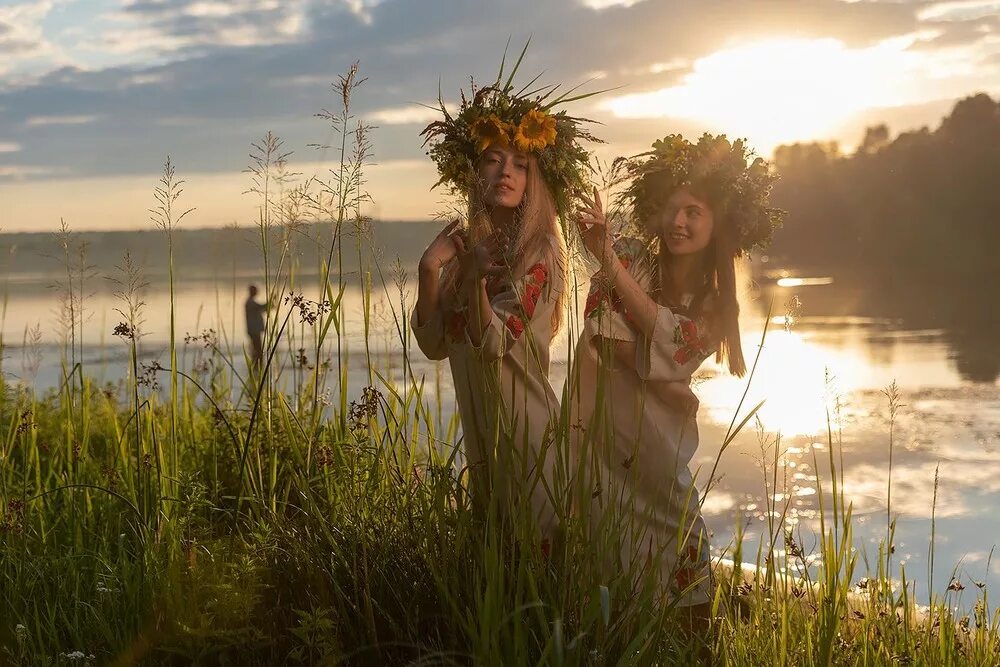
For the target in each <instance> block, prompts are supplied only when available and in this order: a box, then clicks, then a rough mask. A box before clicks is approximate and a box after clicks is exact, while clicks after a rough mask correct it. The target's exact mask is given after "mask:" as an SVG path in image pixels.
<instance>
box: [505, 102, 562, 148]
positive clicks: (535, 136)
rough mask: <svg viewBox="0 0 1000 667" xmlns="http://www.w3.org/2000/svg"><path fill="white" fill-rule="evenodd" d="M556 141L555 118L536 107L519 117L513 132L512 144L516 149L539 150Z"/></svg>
mask: <svg viewBox="0 0 1000 667" xmlns="http://www.w3.org/2000/svg"><path fill="white" fill-rule="evenodd" d="M555 141H556V119H555V118H553V117H552V116H550V115H549V114H547V113H545V112H544V111H540V110H538V109H532V110H531V111H529V112H528V113H526V114H524V116H522V117H521V122H520V124H519V125H518V126H517V132H516V133H515V134H514V144H515V145H516V146H517V149H518V150H521V151H525V152H530V151H534V150H541V149H543V148H545V147H546V146H548V145H549V144H553V143H555Z"/></svg>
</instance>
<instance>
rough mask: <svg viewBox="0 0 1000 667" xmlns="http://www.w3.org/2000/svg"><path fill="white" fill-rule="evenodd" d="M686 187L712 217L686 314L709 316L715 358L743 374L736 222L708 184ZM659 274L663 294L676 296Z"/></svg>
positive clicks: (667, 276)
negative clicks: (709, 232) (715, 341)
mask: <svg viewBox="0 0 1000 667" xmlns="http://www.w3.org/2000/svg"><path fill="white" fill-rule="evenodd" d="M686 189H687V190H688V192H690V193H691V194H692V195H694V196H695V197H697V198H698V199H701V200H703V201H704V202H705V203H707V204H708V207H709V209H710V210H711V211H712V218H713V226H712V239H711V241H709V245H708V247H707V248H706V249H705V253H704V255H703V261H702V265H701V272H700V276H699V278H700V280H699V281H698V283H697V284H696V285H695V287H694V290H693V295H694V299H693V300H692V301H691V304H690V306H688V308H687V314H688V315H690V316H691V317H700V316H706V317H707V318H708V320H709V326H710V327H711V329H712V334H713V337H714V338H716V339H717V340H718V342H719V349H718V351H717V352H716V355H715V360H716V361H717V362H719V363H725V364H726V365H727V366H728V368H729V372H730V373H732V374H733V375H735V376H737V377H743V375H744V374H746V370H747V367H746V362H745V361H744V359H743V344H742V343H741V341H740V303H739V298H738V293H737V290H736V261H737V258H738V257H739V250H738V248H737V245H736V224H735V223H736V221H735V220H733V219H732V216H730V215H728V212H727V211H726V210H725V207H723V206H720V205H719V204H718V202H719V198H718V197H713V196H712V189H711V188H710V187H708V186H706V185H704V184H695V185H692V186H688V187H687V188H686ZM658 252H659V253H660V254H661V255H662V256H663V257H664V258H665V259H666V263H667V264H668V265H669V263H670V258H671V255H670V251H669V250H667V248H666V247H665V246H664V244H662V243H658ZM660 273H661V272H660V271H656V272H654V276H656V281H657V282H656V284H657V285H659V286H660V288H661V289H662V290H663V293H664V295H665V296H666V297H667V298H668V299H674V298H675V297H677V296H679V295H678V294H677V287H676V286H675V285H673V284H672V278H671V276H670V273H669V272H665V273H664V274H663V275H662V276H661V275H660ZM660 281H662V282H660Z"/></svg>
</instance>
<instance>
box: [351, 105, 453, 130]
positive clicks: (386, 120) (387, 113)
mask: <svg viewBox="0 0 1000 667" xmlns="http://www.w3.org/2000/svg"><path fill="white" fill-rule="evenodd" d="M440 115H441V111H440V110H438V109H437V108H431V106H430V105H428V106H424V105H420V104H412V105H408V106H404V107H391V108H388V109H379V110H377V111H373V112H371V113H370V114H366V116H367V117H368V118H370V119H371V121H372V122H374V123H375V124H378V125H407V124H411V123H429V122H431V121H433V120H436V119H437V118H438V117H439V116H440Z"/></svg>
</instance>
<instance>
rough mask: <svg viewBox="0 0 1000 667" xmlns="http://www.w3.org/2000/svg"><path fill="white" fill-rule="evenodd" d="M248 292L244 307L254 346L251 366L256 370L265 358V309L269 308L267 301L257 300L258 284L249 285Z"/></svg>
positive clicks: (251, 344) (249, 334)
mask: <svg viewBox="0 0 1000 667" xmlns="http://www.w3.org/2000/svg"><path fill="white" fill-rule="evenodd" d="M247 292H248V294H249V296H247V300H246V303H245V304H244V305H243V307H244V310H245V311H246V318H247V336H249V337H250V346H251V348H252V352H251V356H250V366H251V368H252V369H253V370H254V371H256V370H257V369H258V368H260V364H261V361H263V359H264V311H266V310H267V303H258V302H257V300H256V297H257V286H256V285H250V286H248V287H247Z"/></svg>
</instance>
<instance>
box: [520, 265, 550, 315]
mask: <svg viewBox="0 0 1000 667" xmlns="http://www.w3.org/2000/svg"><path fill="white" fill-rule="evenodd" d="M527 277H528V279H527V281H526V282H525V284H524V296H522V297H521V307H522V308H523V309H524V314H525V315H527V316H528V318H529V319H530V318H532V317H533V316H534V315H535V306H537V305H538V299H539V297H541V295H542V288H543V287H544V286H545V283H546V282H547V281H548V279H549V271H548V269H546V268H545V265H544V264H542V263H541V262H539V263H538V264H535V265H534V266H532V267H531V268H530V269H528V276H527Z"/></svg>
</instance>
